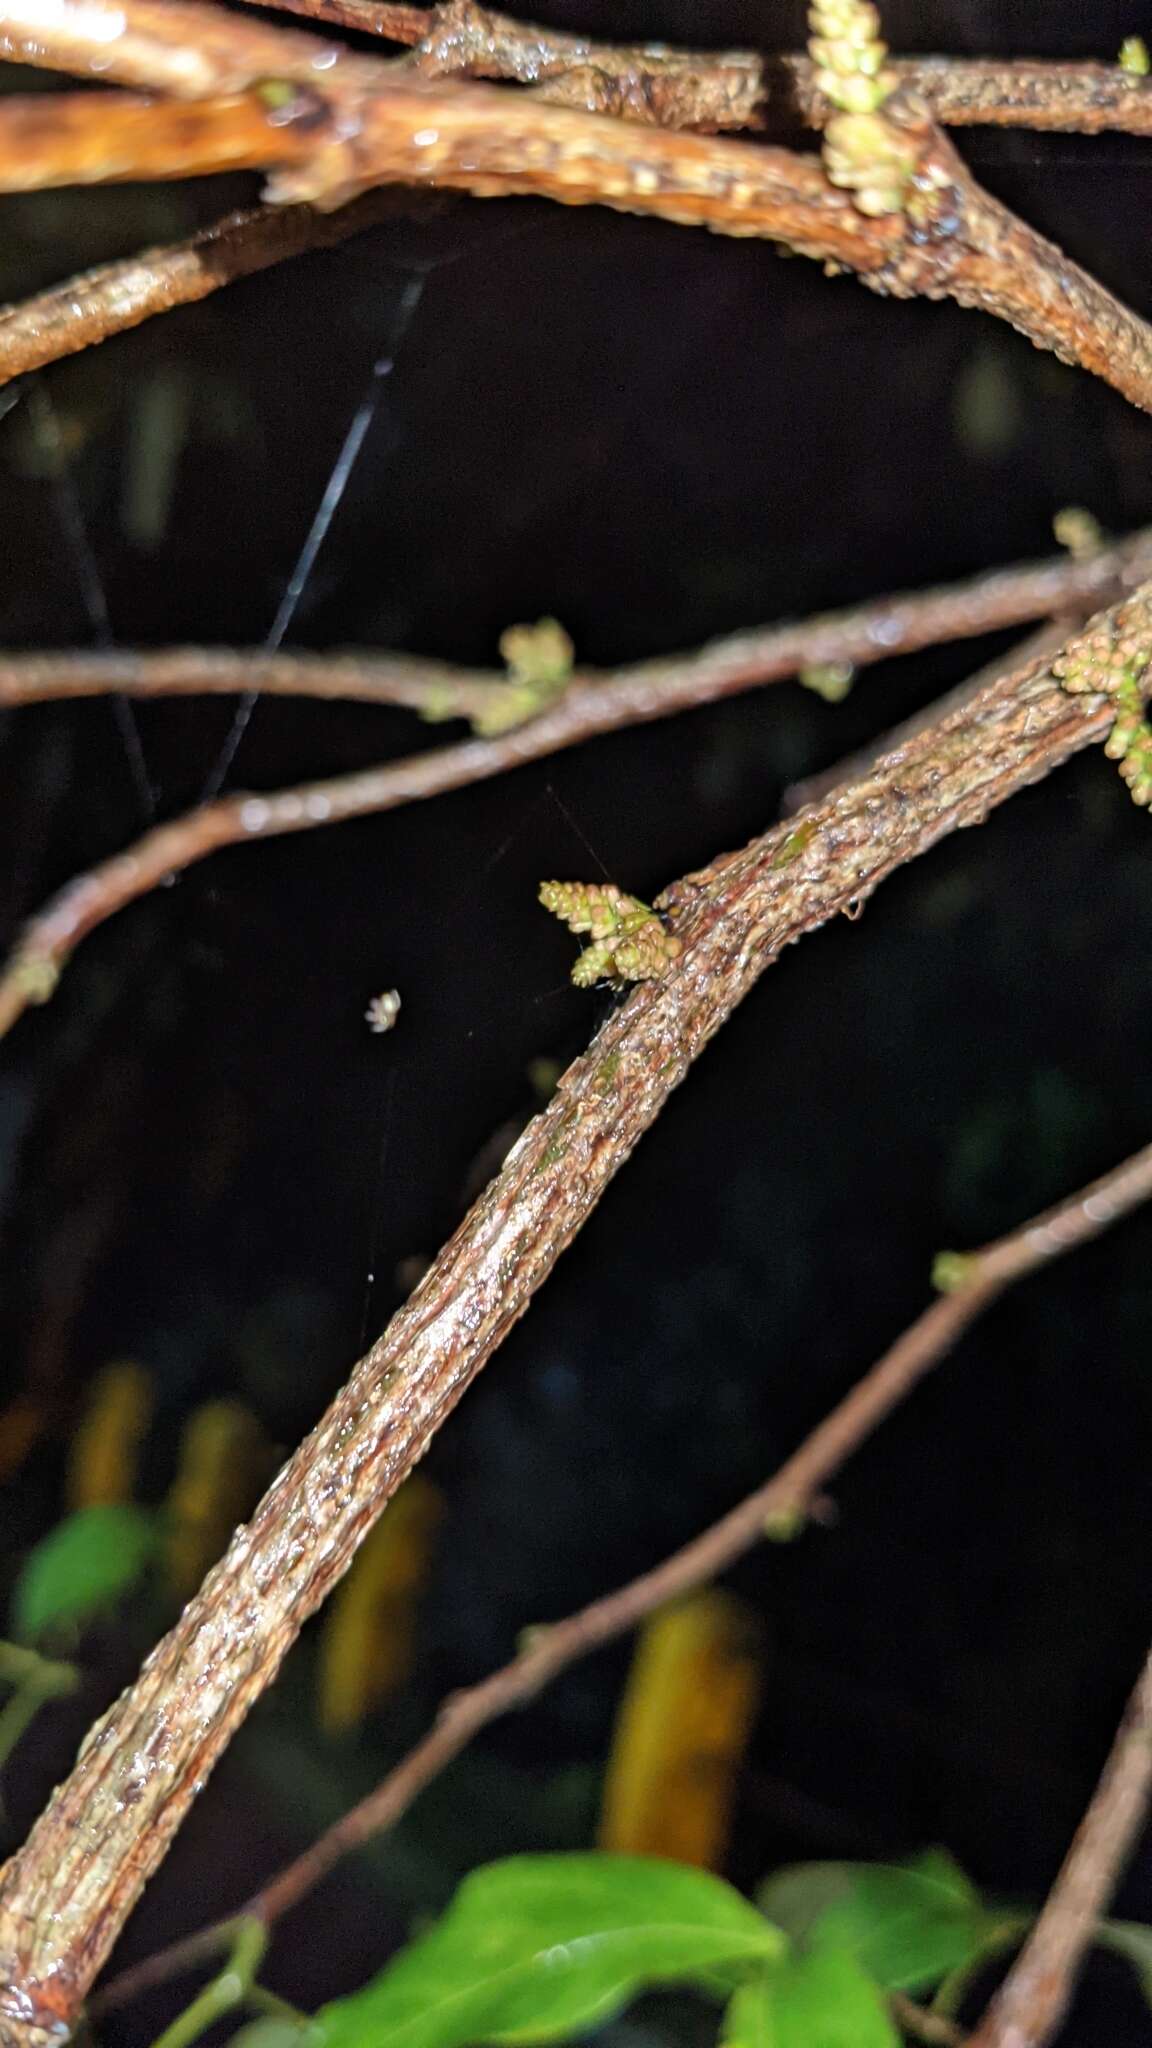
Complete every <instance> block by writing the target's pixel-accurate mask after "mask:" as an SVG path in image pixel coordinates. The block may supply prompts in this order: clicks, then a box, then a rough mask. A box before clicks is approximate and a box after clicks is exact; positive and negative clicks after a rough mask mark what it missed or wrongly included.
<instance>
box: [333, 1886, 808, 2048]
mask: <svg viewBox="0 0 1152 2048" xmlns="http://www.w3.org/2000/svg"><path fill="white" fill-rule="evenodd" d="M783 1952H784V1942H783V1938H782V1936H781V1935H780V1933H779V1932H778V1930H777V1929H776V1928H774V1927H770V1926H769V1925H768V1922H767V1921H766V1920H764V1919H763V1918H762V1916H761V1915H760V1914H759V1913H758V1912H757V1911H756V1909H755V1907H753V1906H751V1905H749V1903H748V1901H747V1900H746V1899H742V1898H741V1897H740V1895H739V1893H738V1892H735V1891H733V1890H732V1888H731V1886H730V1885H727V1884H724V1883H723V1882H722V1881H721V1880H720V1879H719V1878H717V1877H712V1876H710V1875H709V1874H708V1873H707V1872H706V1871H701V1870H692V1869H689V1868H687V1867H686V1866H684V1865H682V1864H678V1863H664V1862H660V1861H657V1860H655V1859H653V1858H650V1857H644V1856H608V1855H575V1856H563V1855H561V1856H513V1857H509V1858H507V1859H506V1860H505V1861H504V1862H501V1863H491V1864H489V1865H488V1866H487V1867H486V1868H485V1869H483V1870H478V1871H476V1872H474V1873H473V1875H472V1876H471V1877H469V1878H467V1879H466V1880H465V1882H464V1884H462V1885H461V1887H460V1889H459V1891H458V1892H457V1894H456V1896H455V1898H454V1900H453V1901H452V1904H451V1905H450V1906H449V1908H448V1911H447V1912H446V1913H445V1914H444V1916H443V1918H442V1919H441V1920H439V1921H438V1922H437V1923H436V1925H435V1926H434V1927H433V1928H431V1929H430V1930H429V1932H428V1933H427V1934H425V1935H424V1936H423V1937H422V1938H421V1939H420V1940H418V1941H415V1942H413V1943H412V1944H411V1945H410V1946H409V1947H408V1948H406V1949H403V1950H402V1951H401V1953H400V1954H399V1955H398V1956H395V1957H394V1958H393V1960H392V1961H391V1962H390V1963H389V1964H388V1965H387V1967H386V1968H385V1969H383V1970H382V1971H381V1972H380V1974H379V1976H377V1977H374V1978H373V1979H372V1981H371V1983H369V1984H366V1985H365V1986H364V1987H363V1989H362V1990H360V1991H358V1992H355V1993H354V1994H353V1995H352V1996H351V1997H349V1998H341V1999H338V2000H336V2002H335V2003H334V2004H332V2005H328V2006H325V2007H324V2008H323V2010H322V2011H321V2012H320V2013H319V2014H318V2015H317V2028H318V2048H385V2044H387V2048H478V2044H481V2043H486V2042H520V2041H524V2042H528V2041H555V2040H561V2039H564V2038H565V2037H567V2036H569V2035H571V2034H576V2033H581V2032H586V2031H587V2030H588V2029H589V2028H592V2027H595V2026H598V2025H600V2024H601V2023H602V2022H603V2021H605V2020H608V2019H610V2018H611V2017H612V2015H613V2014H614V2013H616V2012H619V2010H620V2009H621V2007H622V2006H624V2005H626V2004H627V2003H628V2001H629V2000H630V1999H631V1998H633V1997H635V1996H636V1995H637V1994H638V1993H639V1992H641V1991H643V1990H645V1989H646V1988H647V1987H648V1986H650V1985H657V1984H659V1985H665V1984H692V1983H697V1984H700V1985H702V1986H704V1987H705V1988H707V1989H711V1990H714V1989H715V1988H716V1986H717V1985H718V1984H720V1985H722V1986H723V1988H724V1990H726V1991H728V1990H731V1989H733V1988H734V1987H735V1985H737V1984H738V1983H739V1982H740V1980H741V1977H743V1976H745V1975H747V1974H748V1972H749V1971H750V1970H754V1969H755V1967H756V1965H757V1964H758V1963H759V1964H763V1963H765V1962H769V1961H776V1960H778V1959H779V1958H780V1957H781V1956H782V1954H783Z"/></svg>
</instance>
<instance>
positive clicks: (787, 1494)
mask: <svg viewBox="0 0 1152 2048" xmlns="http://www.w3.org/2000/svg"><path fill="white" fill-rule="evenodd" d="M1150 1197H1152V1145H1146V1146H1145V1147H1144V1148H1143V1149H1142V1150H1141V1151H1140V1152H1137V1153H1135V1154H1134V1155H1133V1156H1132V1157H1131V1158H1130V1159H1126V1160H1125V1161H1124V1162H1123V1163H1122V1164H1121V1165H1120V1166H1117V1167H1115V1168H1113V1169H1112V1171H1111V1172H1109V1173H1106V1174H1103V1175H1101V1177H1100V1178H1099V1180H1096V1181H1093V1182H1092V1183H1091V1184H1090V1185H1089V1186H1088V1187H1085V1188H1081V1189H1080V1190H1079V1192H1078V1193H1077V1194H1075V1195H1073V1196H1071V1197H1070V1198H1069V1199H1068V1200H1067V1201H1064V1202H1060V1203H1058V1204H1057V1205H1056V1206H1055V1207H1054V1208H1052V1209H1049V1210H1046V1211H1045V1212H1044V1213H1043V1214H1042V1215H1040V1216H1035V1217H1033V1218H1032V1219H1031V1221H1030V1222H1028V1223H1025V1224H1023V1225H1022V1226H1021V1227H1020V1228H1019V1229H1017V1230H1014V1231H1011V1232H1010V1233H1009V1234H1008V1236H1006V1237H1002V1238H1000V1239H998V1240H997V1241H996V1242H995V1243H994V1244H990V1245H986V1246H984V1247H983V1249H981V1250H980V1251H976V1252H971V1253H968V1254H966V1255H963V1256H962V1257H961V1258H959V1259H958V1260H957V1261H956V1262H955V1270H956V1272H957V1274H958V1284H957V1285H956V1286H955V1287H954V1288H953V1289H952V1291H951V1292H950V1293H947V1294H944V1295H942V1296H940V1298H939V1299H938V1300H936V1301H934V1302H933V1303H932V1304H931V1306H930V1307H929V1308H927V1309H925V1311H924V1313H923V1314H922V1315H920V1316H918V1317H917V1319H916V1321H915V1322H914V1323H912V1324H910V1326H909V1327H908V1329H907V1330H905V1331H904V1333H903V1335H902V1336H901V1337H899V1338H898V1339H897V1341H896V1343H895V1344H893V1345H892V1347H891V1348H890V1350H888V1351H886V1352H885V1353H884V1355H883V1357H882V1358H880V1359H879V1360H878V1361H877V1363H876V1364H875V1365H873V1366H872V1368H871V1369H870V1371H869V1372H867V1373H866V1374H865V1376H864V1378H863V1379H861V1380H859V1381H858V1382H857V1384H856V1386H854V1387H853V1388H852V1390H851V1392H850V1393H849V1394H847V1395H846V1396H845V1398H844V1400H842V1401H841V1402H840V1403H839V1404H838V1406H837V1407H835V1408H834V1409H833V1410H832V1411H831V1413H830V1414H829V1415H827V1416H826V1417H825V1418H824V1420H823V1421H822V1422H821V1423H819V1424H818V1426H817V1427H816V1428H815V1429H814V1430H813V1431H812V1432H811V1434H810V1435H809V1436H808V1437H806V1438H805V1440H804V1442H803V1443H802V1444H801V1445H800V1446H799V1448H798V1449H797V1450H796V1451H794V1452H793V1453H792V1456H791V1457H790V1458H788V1459H787V1460H786V1462H785V1463H784V1464H783V1465H781V1466H780V1468H779V1470H778V1471H777V1472H775V1473H774V1474H773V1476H772V1478H771V1479H769V1480H767V1481H766V1483H765V1484H764V1485H763V1486H759V1487H757V1488H756V1490H755V1492H754V1493H750V1494H749V1495H748V1496H747V1498H746V1499H745V1500H743V1501H741V1503H740V1505H739V1506H738V1507H736V1508H733V1509H732V1510H731V1512H730V1513H729V1514H727V1515H725V1516H723V1518H722V1519H721V1520H720V1521H718V1522H715V1523H713V1524H712V1526H711V1527H710V1528H708V1529H706V1530H705V1531H704V1532H703V1534H702V1535H700V1536H697V1537H695V1538H693V1540H692V1541H691V1542H690V1543H686V1544H684V1546H683V1547H682V1548H681V1549H680V1550H677V1551H674V1552H673V1554H672V1555H671V1556H670V1557H667V1558H665V1559H664V1560H663V1562H662V1563H661V1564H659V1565H657V1566H656V1567H655V1569H654V1570H652V1571H648V1572H644V1573H642V1574H641V1576H640V1577H639V1578H636V1579H633V1580H631V1581H630V1583H629V1584H628V1585H626V1586H621V1587H619V1588H618V1589H617V1590H616V1591H615V1592H612V1593H609V1594H607V1595H606V1596H605V1597H604V1598H602V1599H600V1600H594V1601H593V1602H592V1603H591V1605H590V1606H588V1607H584V1608H582V1609H580V1611H579V1612H578V1613H576V1614H571V1615H569V1616H568V1617H567V1619H566V1620H564V1621H558V1622H553V1623H550V1624H549V1625H547V1626H546V1627H543V1628H533V1629H531V1630H530V1631H529V1632H528V1639H527V1641H526V1642H525V1645H524V1647H523V1649H521V1651H520V1652H519V1654H518V1655H517V1656H516V1657H514V1658H512V1660H511V1662H510V1663H508V1664H505V1665H504V1666H503V1667H502V1669H500V1670H499V1671H494V1672H493V1673H492V1674H491V1676H490V1677H488V1678H486V1679H483V1680H482V1681H481V1683H480V1684H479V1685H473V1686H470V1687H469V1688H468V1689H467V1691H465V1692H459V1693H454V1694H453V1695H452V1696H451V1697H450V1698H448V1699H447V1700H445V1701H444V1703H443V1705H442V1706H441V1708H440V1711H439V1713H438V1714H437V1716H436V1719H435V1721H434V1722H433V1725H432V1727H431V1728H430V1730H429V1732H428V1734H427V1735H426V1736H425V1737H424V1738H423V1740H422V1741H421V1742H419V1743H418V1744H417V1745H416V1747H415V1748H414V1749H412V1750H410V1751H409V1753H408V1755H407V1756H405V1757H404V1758H403V1759H402V1760H401V1762H400V1763H399V1764H397V1765H396V1767H395V1769H393V1770H392V1771H390V1772H389V1774H388V1776H387V1777H386V1778H384V1779H383V1780H382V1781H381V1783H380V1784H379V1785H378V1786H377V1787H376V1789H375V1790H374V1791H372V1792H370V1793H369V1794H368V1796H367V1798H366V1799H362V1800H360V1801H359V1803H358V1804H357V1805H356V1806H354V1807H352V1808H351V1809H350V1810H349V1811H348V1812H347V1813H345V1814H342V1815H341V1817H340V1819H339V1820H337V1821H335V1822H334V1823H333V1825H332V1826H331V1827H330V1828H327V1829H326V1830H325V1832H324V1833H323V1834H322V1835H321V1836H320V1837H319V1838H318V1839H317V1840H316V1841H315V1842H313V1843H312V1844H311V1846H310V1847H309V1848H308V1849H306V1850H305V1851H304V1852H303V1854H302V1855H300V1856H298V1857H296V1858H295V1859H294V1861H293V1862H292V1863H290V1864H288V1865H287V1867H286V1868H285V1869H284V1870H282V1871H280V1872H279V1873H278V1875H277V1876H275V1877H274V1878H272V1879H271V1880H270V1881H269V1883H268V1884H266V1885H264V1886H262V1887H261V1889H260V1891H259V1892H257V1893H256V1894H255V1896H254V1897H253V1898H251V1899H249V1900H248V1902H247V1904H246V1905H244V1906H242V1907H241V1908H240V1909H239V1912H238V1913H237V1914H234V1915H232V1916H230V1918H229V1919H228V1920H225V1921H220V1922H218V1923H216V1925H215V1926H213V1927H209V1928H204V1929H201V1930H200V1931H199V1932H198V1933H196V1934H194V1935H191V1936H190V1937H189V1938H188V1939H187V1940H186V1941H182V1942H177V1943H175V1944H174V1945H173V1946H172V1947H170V1948H167V1949H164V1950H162V1951H160V1953H159V1954H157V1955H154V1956H149V1957H148V1958H147V1959H146V1960H145V1961H144V1962H142V1963H138V1964H136V1965H135V1966H134V1968H132V1969H130V1970H126V1971H124V1972H123V1973H122V1974H121V1975H120V1976H119V1977H117V1978H115V1979H114V1980H113V1982H112V1983H111V1984H109V1985H108V1987H107V1989H106V1990H104V1991H102V1992H101V1993H100V1995H99V1997H98V1999H97V2000H95V2001H94V2006H93V2009H94V2010H96V2011H99V2012H107V2011H110V2010H112V2009H113V2008H114V2007H116V2006H120V2005H124V2004H126V2003H127V2001H128V2000H129V1999H131V1998H135V1997H137V1996H138V1995H139V1994H140V1993H141V1992H143V1991H146V1990H149V1989H151V1988H152V1987H153V1986H154V1985H156V1984H161V1983H164V1982H166V1981H167V1980H168V1979H169V1978H170V1977H173V1976H176V1975H179V1974H182V1973H183V1972H184V1971H185V1970H186V1969H190V1968H193V1967H194V1966H195V1965H196V1964H198V1963H200V1962H203V1961H204V1960H205V1959H206V1957H208V1956H209V1955H211V1954H214V1953H215V1952H216V1950H217V1949H218V1948H219V1947H220V1946H221V1945H222V1944H223V1943H224V1942H225V1941H226V1940H227V1939H228V1938H229V1937H230V1935H231V1930H232V1928H233V1926H234V1924H235V1921H236V1920H237V1919H244V1918H252V1919H256V1920H259V1921H262V1922H263V1923H264V1925H265V1926H269V1927H270V1926H271V1925H272V1924H273V1923H274V1922H275V1921H277V1920H279V1919H281V1918H282V1916H283V1915H284V1914H285V1913H288V1912H290V1911H291V1910H292V1909H293V1908H294V1907H295V1906H298V1905H299V1903H300V1901H301V1900H302V1899H303V1898H304V1897H306V1895H307V1894H308V1893H309V1892H311V1891H313V1890H314V1889H315V1888H316V1886H317V1885H318V1884H320V1883H321V1882H322V1881H323V1879H324V1878H326V1877H327V1876H328V1875H329V1873H330V1872H331V1871H332V1870H333V1869H334V1868H335V1866H336V1864H338V1863H339V1862H340V1861H341V1860H342V1859H343V1858H344V1857H345V1856H347V1855H349V1854H351V1853H352V1851H354V1850H356V1849H359V1848H362V1847H363V1845H364V1844H365V1842H368V1841H370V1840H371V1839H372V1838H373V1837H374V1836H376V1835H379V1834H383V1833H384V1832H385V1831H386V1830H387V1829H388V1828H390V1827H394V1826H395V1824H396V1822H397V1821H398V1820H399V1819H400V1817H401V1815H402V1814H404V1813H406V1812H407V1810H408V1808H409V1807H410V1806H411V1805H412V1803H413V1801H414V1800H415V1799H416V1798H417V1797H418V1795H419V1794H420V1793H421V1792H423V1791H424V1789H425V1788H426V1786H428V1785H429V1784H430V1783H431V1782H432V1780H433V1779H434V1778H436V1777H438V1776H439V1774H440V1772H441V1771H443V1770H444V1769H445V1768H446V1766H447V1765H448V1764H450V1763H451V1762H452V1761H453V1760H454V1759H455V1758H456V1757H457V1756H459V1755H460V1753H461V1751H462V1750H463V1749H465V1748H466V1747H467V1745H468V1743H469V1742H471V1741H472V1739H473V1738H474V1736H476V1735H477V1734H478V1733H479V1731H480V1730H481V1729H482V1728H485V1727H487V1725H488V1724H489V1722H491V1721H495V1720H497V1719H498V1718H499V1717H500V1716H501V1715H503V1714H507V1713H510V1712H511V1711H512V1710H513V1708H516V1707H521V1706H524V1705H525V1704H526V1703H527V1702H528V1701H529V1700H532V1699H534V1698H535V1697H536V1695H537V1693H539V1692H540V1691H542V1689H543V1688H544V1687H545V1686H546V1685H549V1684H550V1683H551V1682H552V1680H553V1679H554V1678H555V1677H557V1675H558V1674H559V1673H560V1672H561V1671H565V1670H567V1668H568V1667H569V1665H571V1664H574V1663H576V1662H578V1661H579V1659H580V1658H582V1657H586V1656H588V1655H589V1654H590V1653H591V1652H592V1651H593V1650H597V1649H600V1648H601V1647H602V1646H603V1645H604V1644H605V1643H609V1642H613V1641H615V1640H616V1639H617V1638H618V1637H620V1636H622V1635H627V1634H628V1633H629V1631H630V1630H632V1629H634V1628H636V1627H637V1626H638V1625H639V1623H640V1622H641V1621H643V1620H644V1619H645V1618H646V1616H648V1615H649V1614H651V1613H653V1612H654V1611H655V1609H656V1608H658V1607H662V1606H664V1605H665V1604H666V1603H667V1602H668V1601H670V1600H674V1599H679V1598H680V1597H681V1596H682V1595H684V1594H685V1593H688V1592H691V1591H692V1590H693V1589H694V1588H695V1587H697V1586H701V1585H704V1584H706V1583H707V1582H708V1581H709V1580H712V1579H715V1578H717V1577H718V1576H719V1575H720V1573H721V1572H724V1571H727V1570H728V1568H729V1567H730V1566H731V1565H732V1564H734V1563H735V1561H736V1560H737V1558H739V1557H742V1556H743V1555H744V1554H745V1552H746V1551H749V1550H751V1549H752V1548H753V1547H754V1546H755V1545H756V1544H757V1543H759V1542H761V1541H762V1540H763V1539H764V1538H765V1537H766V1536H768V1535H769V1534H770V1533H771V1532H772V1531H773V1529H774V1528H776V1527H780V1526H783V1527H790V1526H791V1525H792V1524H793V1523H794V1522H796V1521H798V1520H802V1519H803V1518H804V1517H805V1516H806V1515H808V1514H809V1513H810V1512H811V1510H812V1507H813V1504H814V1502H815V1500H816V1499H817V1497H818V1496H819V1494H820V1491H821V1489H822V1488H823V1487H824V1486H825V1485H826V1484H827V1482H828V1480H829V1479H831V1478H833V1477H834V1475H835V1474H836V1473H837V1472H839V1471H840V1469H841V1467H842V1466H843V1465H844V1464H845V1463H846V1462H847V1460H848V1459H849V1458H851V1457H853V1456H854V1455H855V1453H856V1452H857V1451H858V1450H859V1449H860V1448H861V1446H862V1445H863V1444H865V1443H867V1441H868V1439H869V1438H870V1437H871V1436H872V1434H873V1432H874V1431H875V1430H876V1429H877V1428H878V1427H879V1425H880V1424H881V1423H882V1422H883V1421H885V1419H886V1418H887V1417H888V1416H889V1415H890V1414H891V1412H892V1410H893V1409H894V1408H896V1407H898V1406H899V1404H900V1403H901V1402H902V1401H904V1400H906V1399H907V1397H908V1395H909V1394H910V1393H911V1392H912V1390H913V1388H914V1387H915V1386H916V1385H917V1384H918V1383H919V1381H920V1380H921V1379H923V1377H924V1376H925V1374H926V1373H928V1372H930V1371H931V1370H932V1368H933V1367H934V1366H936V1365H938V1364H939V1363H940V1361H941V1359H942V1358H944V1357H946V1356H947V1354H948V1353H949V1352H950V1351H952V1350H953V1349H954V1348H955V1346H956V1345H957V1343H958V1342H959V1341H960V1338H961V1337H962V1336H963V1334H964V1332H965V1331H966V1330H967V1329H968V1328H969V1326H970V1325H971V1324H972V1323H973V1322H975V1321H976V1319H977V1318H978V1317H979V1316H981V1315H982V1314H983V1313H984V1311H985V1310H986V1309H987V1308H989V1307H990V1306H991V1305H992V1303H993V1302H994V1301H995V1300H996V1299H997V1298H998V1296H999V1295H1000V1294H1001V1293H1003V1291H1004V1289H1005V1288H1006V1287H1008V1286H1010V1285H1012V1284H1014V1283H1015V1282H1017V1281H1019V1280H1021V1279H1023V1278H1024V1277H1025V1276H1026V1275H1027V1274H1029V1273H1034V1272H1035V1271H1036V1270H1037V1269H1038V1268H1039V1267H1041V1266H1045V1265H1049V1264H1051V1262H1052V1261H1053V1260H1054V1259H1057V1258H1060V1257H1062V1256H1063V1255H1064V1254H1065V1253H1067V1252H1070V1251H1073V1250H1076V1249H1078V1248H1079V1247H1080V1246H1082V1245H1084V1244H1087V1243H1089V1242H1090V1241H1091V1240H1092V1239H1093V1238H1096V1237H1099V1236H1100V1235H1101V1234H1102V1232H1104V1231H1105V1230H1107V1229H1109V1228H1110V1227H1111V1225H1112V1224H1114V1223H1117V1222H1119V1221H1120V1220H1121V1218H1122V1217H1125V1216H1127V1215H1129V1214H1130V1213H1131V1212H1132V1210H1134V1209H1136V1208H1138V1207H1139V1206H1140V1204H1141V1203H1143V1202H1146V1201H1147V1200H1148V1199H1149V1198H1150ZM921 2038H932V2039H935V2040H938V2041H955V2040H958V2039H959V2035H958V2032H957V2030H956V2029H955V2028H952V2027H950V2025H949V2023H948V2022H942V2023H941V2030H940V2031H938V2032H937V2033H935V2034H934V2035H931V2036H928V2037H925V2036H923V2035H922V2036H921Z"/></svg>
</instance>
